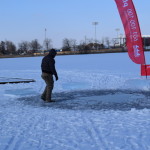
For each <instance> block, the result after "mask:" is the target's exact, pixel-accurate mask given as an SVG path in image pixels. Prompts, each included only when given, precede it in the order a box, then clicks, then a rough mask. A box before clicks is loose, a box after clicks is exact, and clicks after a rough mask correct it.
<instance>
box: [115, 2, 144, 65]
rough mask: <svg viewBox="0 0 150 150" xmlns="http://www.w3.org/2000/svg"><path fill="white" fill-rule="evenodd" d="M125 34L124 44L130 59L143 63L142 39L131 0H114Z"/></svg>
mask: <svg viewBox="0 0 150 150" xmlns="http://www.w3.org/2000/svg"><path fill="white" fill-rule="evenodd" d="M115 2H116V4H117V7H118V11H119V14H120V17H121V20H122V23H123V26H124V30H125V34H126V45H127V49H128V54H129V57H130V58H131V60H132V61H133V62H135V63H137V64H145V56H144V48H143V41H142V37H141V31H140V26H139V22H138V18H137V14H136V10H135V7H134V4H133V2H132V0H115Z"/></svg>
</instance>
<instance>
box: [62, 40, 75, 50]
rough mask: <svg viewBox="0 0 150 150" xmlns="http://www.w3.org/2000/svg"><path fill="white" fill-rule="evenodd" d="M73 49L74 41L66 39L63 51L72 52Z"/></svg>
mask: <svg viewBox="0 0 150 150" xmlns="http://www.w3.org/2000/svg"><path fill="white" fill-rule="evenodd" d="M72 47H73V40H72V39H70V40H69V39H67V38H65V39H64V40H63V47H62V50H63V51H71V49H72Z"/></svg>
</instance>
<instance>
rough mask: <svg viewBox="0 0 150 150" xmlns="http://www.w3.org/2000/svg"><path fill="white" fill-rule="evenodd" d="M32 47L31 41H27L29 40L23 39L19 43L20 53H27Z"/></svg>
mask: <svg viewBox="0 0 150 150" xmlns="http://www.w3.org/2000/svg"><path fill="white" fill-rule="evenodd" d="M29 48H30V43H29V42H27V41H22V42H20V43H19V44H18V53H19V54H21V53H25V54H26V53H27V51H28V50H29Z"/></svg>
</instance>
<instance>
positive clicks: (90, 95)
mask: <svg viewBox="0 0 150 150" xmlns="http://www.w3.org/2000/svg"><path fill="white" fill-rule="evenodd" d="M53 98H54V99H55V102H53V103H45V102H44V101H43V100H41V99H40V95H36V96H32V97H21V98H18V100H19V101H21V103H24V104H26V105H32V106H34V107H49V108H58V109H72V110H87V109H89V110H90V109H91V110H123V111H125V110H130V109H132V108H135V109H144V108H147V109H150V93H149V92H145V91H123V90H84V91H72V92H61V93H54V94H53Z"/></svg>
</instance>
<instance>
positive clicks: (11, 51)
mask: <svg viewBox="0 0 150 150" xmlns="http://www.w3.org/2000/svg"><path fill="white" fill-rule="evenodd" d="M5 48H6V51H7V54H16V46H15V44H14V43H13V42H11V41H6V42H5Z"/></svg>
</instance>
